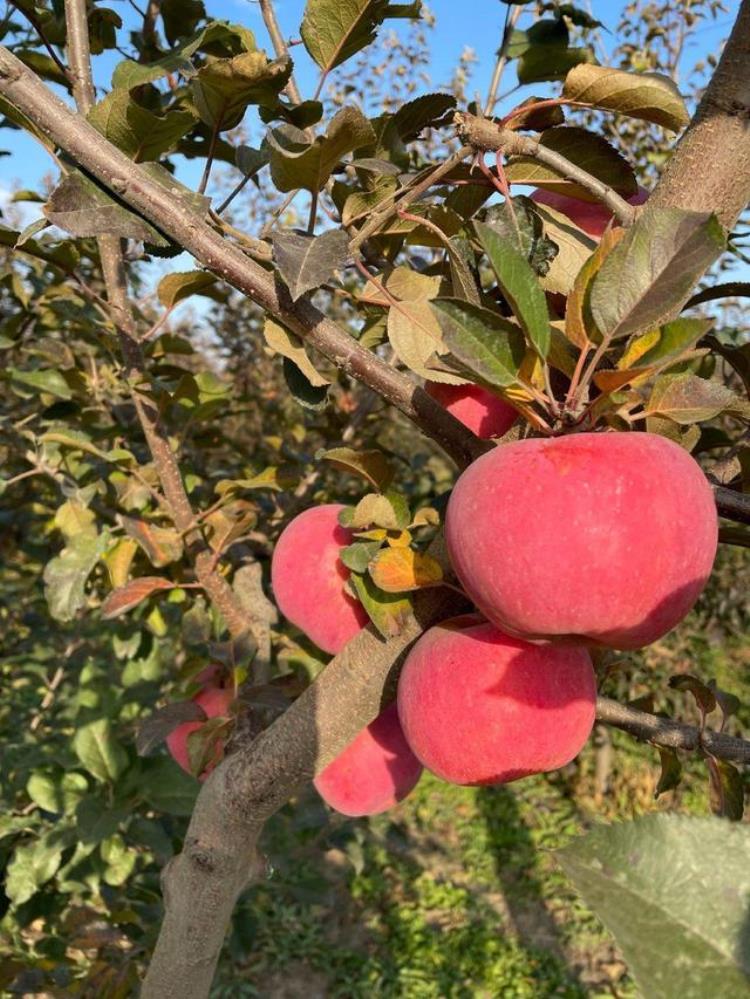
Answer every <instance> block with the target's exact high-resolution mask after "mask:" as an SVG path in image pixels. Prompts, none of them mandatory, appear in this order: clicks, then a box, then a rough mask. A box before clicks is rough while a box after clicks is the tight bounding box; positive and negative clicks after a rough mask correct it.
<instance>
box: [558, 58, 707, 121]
mask: <svg viewBox="0 0 750 999" xmlns="http://www.w3.org/2000/svg"><path fill="white" fill-rule="evenodd" d="M563 96H564V97H568V98H570V99H571V100H574V101H584V102H585V103H587V104H593V105H594V107H597V108H603V109H604V110H607V111H617V112H618V113H619V114H624V115H627V116H628V117H630V118H639V119H640V120H641V121H652V122H654V123H655V124H656V125H663V126H664V127H665V128H669V129H671V130H672V131H673V132H679V131H680V129H682V128H684V127H685V126H686V125H687V124H688V122H689V121H690V115H689V113H688V110H687V107H686V105H685V102H684V101H683V99H682V97H681V96H680V92H679V90H678V89H677V87H676V85H675V83H674V82H673V81H672V80H670V79H669V77H668V76H663V75H662V74H661V73H627V72H625V70H622V69H612V68H611V67H609V66H591V65H585V66H576V67H575V69H572V70H571V71H570V72H569V73H568V75H567V77H566V78H565V86H564V87H563Z"/></svg>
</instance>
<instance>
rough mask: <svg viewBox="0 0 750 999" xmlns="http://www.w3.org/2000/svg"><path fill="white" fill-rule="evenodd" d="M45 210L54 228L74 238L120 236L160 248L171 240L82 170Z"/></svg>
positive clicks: (65, 180) (67, 180) (65, 179)
mask: <svg viewBox="0 0 750 999" xmlns="http://www.w3.org/2000/svg"><path fill="white" fill-rule="evenodd" d="M43 211H44V214H45V216H46V218H47V219H49V221H50V222H51V223H52V224H53V225H57V226H59V227H60V228H61V229H64V230H65V231H66V232H69V233H70V234H71V235H72V236H104V235H107V236H119V237H120V238H121V239H140V240H144V241H145V242H148V243H153V244H154V245H156V246H166V245H167V240H165V239H164V237H163V236H162V235H161V234H160V233H159V232H158V231H157V230H156V229H154V227H153V226H152V225H149V223H148V222H145V221H144V220H143V219H142V218H140V217H139V216H137V215H134V214H133V212H131V211H129V210H128V209H127V208H125V207H124V206H123V205H121V204H120V203H119V202H117V201H115V199H114V198H112V197H110V195H109V194H107V193H106V192H105V191H104V190H102V188H101V187H99V186H98V185H97V184H95V183H94V182H93V181H92V180H89V179H88V177H84V176H83V174H82V173H79V172H78V171H74V172H73V173H69V174H67V175H66V176H65V177H63V179H62V180H61V181H60V183H59V184H58V185H57V187H56V188H55V189H54V191H53V192H52V194H50V196H49V199H48V201H47V203H46V204H45V206H44V208H43Z"/></svg>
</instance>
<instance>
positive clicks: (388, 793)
mask: <svg viewBox="0 0 750 999" xmlns="http://www.w3.org/2000/svg"><path fill="white" fill-rule="evenodd" d="M421 775H422V764H421V763H420V762H419V760H418V759H417V758H416V756H415V755H414V753H413V752H412V751H411V749H410V748H409V746H408V744H407V742H406V739H405V738H404V733H403V732H402V731H401V725H400V724H399V720H398V712H397V709H396V705H395V704H391V705H389V706H388V707H387V708H386V709H385V710H384V711H382V712H381V713H380V714H379V715H378V717H377V718H376V719H375V721H374V722H371V724H369V725H368V726H367V728H365V729H363V730H362V731H361V732H360V733H359V735H358V736H357V737H356V738H355V739H354V741H353V742H351V743H349V745H348V746H347V747H346V749H345V750H344V751H343V753H341V754H340V755H339V756H337V757H336V759H335V760H334V761H333V762H332V763H329V764H328V766H327V767H326V768H325V770H323V771H322V772H321V773H319V774H318V776H317V777H316V778H315V781H314V784H315V788H316V790H317V792H318V794H319V795H320V796H321V798H322V799H323V800H324V801H325V802H326V804H328V805H330V806H331V808H333V809H335V810H336V811H337V812H340V813H341V814H342V815H349V816H351V817H358V816H361V815H378V814H379V813H380V812H385V811H387V810H388V809H389V808H393V806H394V805H396V804H398V802H399V801H403V800H404V798H405V797H406V796H407V795H408V794H409V792H410V791H412V790H413V789H414V788H415V787H416V785H417V782H418V781H419V778H420V777H421Z"/></svg>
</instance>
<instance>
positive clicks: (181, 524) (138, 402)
mask: <svg viewBox="0 0 750 999" xmlns="http://www.w3.org/2000/svg"><path fill="white" fill-rule="evenodd" d="M65 19H66V25H67V39H68V54H69V60H70V65H71V69H72V73H73V80H74V90H73V94H74V97H75V100H76V104H77V106H78V108H79V109H80V111H81V112H82V113H83V114H86V113H87V112H88V111H89V109H90V108H91V106H92V104H93V101H94V94H95V92H94V84H93V80H92V77H91V53H90V49H89V35H88V23H87V7H86V0H65ZM68 113H69V114H72V112H68ZM97 242H98V245H99V255H100V257H101V262H102V271H103V275H104V284H105V287H106V289H107V297H108V299H109V303H110V306H111V309H112V312H113V315H114V317H115V325H116V328H117V334H118V339H119V342H120V350H121V352H122V356H123V361H124V365H125V377H126V379H127V381H128V383H129V384H130V388H131V395H132V399H133V403H134V405H135V409H136V413H137V414H138V419H139V422H140V425H141V429H142V430H143V434H144V436H145V438H146V443H147V444H148V447H149V450H150V452H151V456H152V458H153V461H154V466H155V468H156V470H157V474H158V476H159V481H160V482H161V486H162V489H163V491H164V497H165V499H166V501H167V504H168V507H169V511H170V515H171V518H172V521H173V523H174V525H175V527H176V528H177V529H178V530H179V531H185V530H187V529H188V528H189V527H190V526H191V525H192V524H193V521H194V515H193V510H192V507H191V505H190V500H189V499H188V495H187V492H186V491H185V486H184V484H183V481H182V476H181V474H180V469H179V467H178V465H177V459H176V456H175V454H174V452H173V451H172V446H171V444H170V442H169V436H168V434H167V431H166V428H165V427H164V426H163V424H162V422H161V417H160V416H159V412H158V409H157V408H156V407H155V406H154V404H153V402H152V401H151V400H150V399H149V398H148V396H147V395H146V394H145V393H143V392H141V390H140V385H141V384H142V383H144V382H147V374H146V362H145V358H144V355H143V351H142V348H141V345H140V343H139V341H138V332H137V329H136V325H135V319H134V316H133V312H132V309H131V306H130V300H129V295H128V284H127V277H126V273H125V262H124V257H123V253H122V246H121V242H120V239H119V238H118V237H116V236H100V237H99V239H98V241H97ZM189 542H190V550H191V554H192V555H193V560H194V566H195V574H196V576H197V578H198V580H199V582H200V583H201V585H202V586H203V588H204V589H205V591H206V593H207V594H208V596H209V597H210V599H211V601H212V602H213V604H214V606H215V607H216V608H217V610H218V611H219V612H220V613H221V615H222V616H223V618H224V621H225V622H226V625H227V627H228V628H229V630H230V632H231V633H232V634H233V635H237V636H239V635H242V634H244V633H245V632H246V631H247V621H246V615H245V614H244V612H243V610H242V607H241V605H240V603H239V602H238V601H237V599H236V597H235V595H234V593H233V592H232V589H231V587H230V586H229V584H228V583H227V582H226V580H225V579H224V578H223V577H222V576H221V575H219V573H217V572H215V571H213V568H212V564H211V563H212V557H213V556H212V553H211V550H210V548H209V547H208V546H207V545H206V543H205V541H204V540H203V537H202V535H201V534H200V533H199V532H196V531H194V532H193V533H192V534H191V535H190V536H189Z"/></svg>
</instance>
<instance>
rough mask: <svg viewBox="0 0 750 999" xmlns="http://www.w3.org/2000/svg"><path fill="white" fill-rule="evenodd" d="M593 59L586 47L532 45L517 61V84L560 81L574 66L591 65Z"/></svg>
mask: <svg viewBox="0 0 750 999" xmlns="http://www.w3.org/2000/svg"><path fill="white" fill-rule="evenodd" d="M595 58H596V57H595V55H594V53H593V51H592V50H591V49H590V48H587V47H586V48H567V47H565V46H562V45H532V46H531V48H529V49H528V50H527V51H526V52H524V54H523V55H522V56H521V58H520V59H519V60H518V70H517V72H518V82H519V83H521V84H524V85H526V84H528V83H539V82H541V81H542V80H562V79H563V78H564V77H566V75H568V74H569V71H570V70H571V69H572V68H573V67H574V66H578V65H580V64H581V63H584V64H585V63H592V62H594V60H595Z"/></svg>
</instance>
